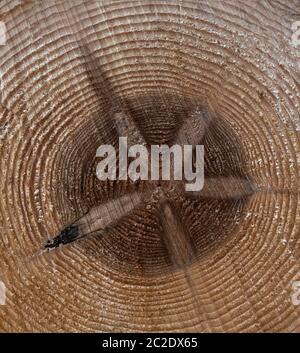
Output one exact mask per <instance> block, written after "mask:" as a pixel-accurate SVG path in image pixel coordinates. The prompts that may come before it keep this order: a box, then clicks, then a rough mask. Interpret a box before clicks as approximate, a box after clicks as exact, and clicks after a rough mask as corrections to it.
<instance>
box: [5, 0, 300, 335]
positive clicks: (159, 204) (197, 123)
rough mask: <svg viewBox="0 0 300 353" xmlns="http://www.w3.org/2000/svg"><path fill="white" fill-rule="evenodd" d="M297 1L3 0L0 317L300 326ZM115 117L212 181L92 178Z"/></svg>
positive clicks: (80, 327) (70, 324) (10, 321)
mask: <svg viewBox="0 0 300 353" xmlns="http://www.w3.org/2000/svg"><path fill="white" fill-rule="evenodd" d="M299 5H300V4H299V1H298V0H292V1H284V0H268V1H267V0H262V1H259V0H256V1H255V0H253V1H246V0H226V1H215V0H214V1H213V0H210V1H202V0H182V1H177V0H176V1H167V0H130V1H118V0H110V1H106V0H103V1H100V0H86V1H84V0H60V1H58V0H57V1H55V0H49V1H26V0H24V1H21V0H1V1H0V21H4V23H5V25H6V29H7V33H6V34H7V43H6V45H4V46H1V47H0V69H1V73H2V80H1V81H2V82H1V89H2V90H1V104H0V191H1V198H0V281H1V283H3V284H4V285H5V287H6V302H5V305H0V331H1V332H8V331H9V332H11V331H13V332H22V331H26V332H32V331H33V332H47V331H50V332H61V331H67V332H73V331H79V332H89V331H100V332H101V331H184V332H191V331H192V332H197V331H204V332H217V331H218V332H219V331H221V332H232V331H238V332H245V331H246V332H264V331H267V332H281V331H285V332H295V331H299V330H300V320H299V315H300V308H299V306H295V305H293V303H292V300H291V294H292V286H293V281H295V280H300V263H299V261H300V239H299V234H300V217H299V190H300V187H299V162H300V144H299V131H300V118H299V113H298V110H299V106H300V92H299V80H300V46H298V47H296V46H295V45H294V44H293V43H292V29H291V26H292V23H293V22H294V21H296V20H297V19H299V16H300V6H299ZM123 133H128V134H129V136H130V141H129V143H130V145H131V144H134V143H144V144H145V145H147V146H149V145H151V144H162V143H166V144H174V143H179V144H181V145H182V144H184V143H201V144H202V143H203V144H204V146H205V177H206V178H205V180H206V182H205V186H204V189H203V190H202V191H201V192H199V193H198V192H195V193H191V194H187V193H186V192H185V191H184V190H183V182H175V181H174V182H170V183H169V182H146V181H143V182H137V183H133V182H129V181H107V182H106V181H105V182H100V181H99V180H98V179H97V178H96V173H95V170H96V162H97V161H96V158H95V156H96V150H97V148H98V147H99V146H100V145H101V144H112V145H114V146H115V147H116V148H117V147H118V137H119V136H120V135H123ZM72 224H73V225H74V224H76V225H78V226H79V228H80V235H84V236H80V237H78V239H75V240H74V241H72V242H70V243H68V244H65V245H61V246H59V247H54V248H51V249H48V250H47V249H45V244H47V242H48V243H49V242H50V244H51V242H53V241H54V240H53V239H55V237H57V236H58V235H59V234H60V232H62V230H64V229H65V227H67V226H69V225H72ZM1 283H0V284H1ZM1 300H2V301H3V298H2V299H1Z"/></svg>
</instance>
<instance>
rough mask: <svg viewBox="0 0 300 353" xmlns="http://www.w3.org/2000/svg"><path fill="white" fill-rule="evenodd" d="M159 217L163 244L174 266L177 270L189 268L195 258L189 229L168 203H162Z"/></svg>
mask: <svg viewBox="0 0 300 353" xmlns="http://www.w3.org/2000/svg"><path fill="white" fill-rule="evenodd" d="M159 216H160V219H161V223H162V227H163V232H162V237H163V242H164V244H165V246H166V248H167V251H168V254H169V257H170V259H171V261H172V263H173V265H174V266H175V267H176V268H183V267H185V266H187V265H188V264H190V263H191V261H192V259H193V258H194V250H193V245H192V243H191V237H190V234H189V231H188V229H187V228H186V226H185V224H184V223H183V222H182V221H181V218H180V216H179V215H178V214H177V212H176V211H175V210H174V208H173V207H172V206H171V205H170V203H169V202H168V201H164V202H163V203H162V205H161V213H160V215H159Z"/></svg>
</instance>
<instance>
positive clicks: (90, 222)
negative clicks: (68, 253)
mask: <svg viewBox="0 0 300 353" xmlns="http://www.w3.org/2000/svg"><path fill="white" fill-rule="evenodd" d="M141 201H142V198H141V197H140V195H139V194H138V193H136V192H134V193H132V194H129V195H124V196H121V197H119V198H117V199H114V200H110V201H108V202H106V203H103V204H101V205H98V206H95V207H93V208H91V209H90V210H89V212H87V213H86V214H85V215H84V216H83V217H81V218H79V219H78V220H76V221H75V222H74V223H72V224H71V225H69V226H67V227H66V228H64V229H63V230H62V231H61V232H60V233H59V234H58V235H57V236H56V237H54V238H53V239H50V240H48V241H47V243H46V244H45V248H56V247H58V246H59V245H61V244H62V245H64V244H68V243H71V242H73V241H75V240H78V239H81V238H83V237H85V236H87V235H90V234H93V233H95V232H99V231H103V230H104V229H105V228H107V227H109V226H111V225H113V224H114V223H115V222H116V221H118V220H120V219H121V218H123V217H124V216H126V215H128V214H129V213H130V212H131V211H132V210H133V209H134V208H135V207H137V206H138V205H139V204H140V203H141Z"/></svg>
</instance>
